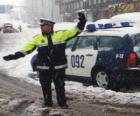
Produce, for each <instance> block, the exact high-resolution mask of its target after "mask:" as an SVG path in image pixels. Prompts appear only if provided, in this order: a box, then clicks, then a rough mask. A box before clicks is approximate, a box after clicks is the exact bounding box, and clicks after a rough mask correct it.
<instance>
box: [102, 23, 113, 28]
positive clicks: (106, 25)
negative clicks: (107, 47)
mask: <svg viewBox="0 0 140 116" xmlns="http://www.w3.org/2000/svg"><path fill="white" fill-rule="evenodd" d="M107 28H113V27H112V23H107V24H104V29H107Z"/></svg>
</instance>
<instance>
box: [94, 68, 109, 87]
mask: <svg viewBox="0 0 140 116" xmlns="http://www.w3.org/2000/svg"><path fill="white" fill-rule="evenodd" d="M92 80H93V83H95V84H96V85H97V86H99V87H102V88H105V89H108V88H109V86H110V77H109V74H108V72H107V71H106V70H104V69H97V70H96V71H95V72H94V73H93V75H92Z"/></svg>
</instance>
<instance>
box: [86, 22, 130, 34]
mask: <svg viewBox="0 0 140 116" xmlns="http://www.w3.org/2000/svg"><path fill="white" fill-rule="evenodd" d="M116 24H117V23H116ZM123 27H132V25H131V24H130V22H120V23H119V25H118V26H117V25H114V24H112V23H106V24H88V25H87V26H86V30H87V31H90V32H91V31H95V30H96V29H109V28H123Z"/></svg>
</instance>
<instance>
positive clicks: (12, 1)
mask: <svg viewBox="0 0 140 116" xmlns="http://www.w3.org/2000/svg"><path fill="white" fill-rule="evenodd" d="M22 1H23V0H0V4H8V5H20V4H21V3H22Z"/></svg>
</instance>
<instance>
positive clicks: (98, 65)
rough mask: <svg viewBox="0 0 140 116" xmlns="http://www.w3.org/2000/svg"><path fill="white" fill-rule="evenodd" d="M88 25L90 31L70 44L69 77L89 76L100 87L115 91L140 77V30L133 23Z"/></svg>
mask: <svg viewBox="0 0 140 116" xmlns="http://www.w3.org/2000/svg"><path fill="white" fill-rule="evenodd" d="M120 24H121V25H122V26H123V27H121V28H120V27H116V28H112V27H113V26H112V24H105V25H102V24H99V25H98V26H99V27H98V28H101V29H95V28H96V25H94V24H91V25H90V24H89V25H87V27H86V29H87V31H84V32H82V33H81V34H80V35H78V36H77V37H75V38H73V39H71V40H70V41H68V43H67V49H66V54H67V60H68V68H67V70H66V74H67V75H68V76H76V77H77V78H78V77H89V78H92V82H93V84H97V85H98V86H99V87H103V88H112V87H116V86H119V85H120V83H124V82H132V81H134V80H136V81H137V80H138V79H139V78H140V31H139V30H138V29H137V28H136V27H131V26H130V23H128V22H122V23H120Z"/></svg>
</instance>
